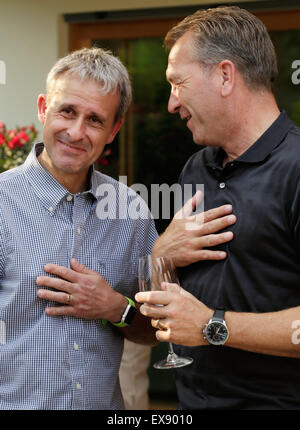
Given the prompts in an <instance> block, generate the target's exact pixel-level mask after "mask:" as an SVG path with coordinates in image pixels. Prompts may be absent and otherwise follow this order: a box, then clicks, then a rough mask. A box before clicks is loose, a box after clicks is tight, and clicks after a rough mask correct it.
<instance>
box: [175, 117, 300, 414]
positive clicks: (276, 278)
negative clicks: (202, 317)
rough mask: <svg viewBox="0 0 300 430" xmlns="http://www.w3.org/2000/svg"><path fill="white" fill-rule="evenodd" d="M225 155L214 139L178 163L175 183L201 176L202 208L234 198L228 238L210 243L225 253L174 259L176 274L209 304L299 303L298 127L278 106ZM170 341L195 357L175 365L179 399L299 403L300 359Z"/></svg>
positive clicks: (234, 404) (184, 403)
mask: <svg viewBox="0 0 300 430" xmlns="http://www.w3.org/2000/svg"><path fill="white" fill-rule="evenodd" d="M224 156H225V153H224V151H223V150H222V149H221V148H211V147H206V148H204V149H203V150H200V151H199V152H197V153H196V154H194V155H193V156H192V157H191V158H190V159H189V161H188V162H187V164H186V165H185V167H184V169H183V171H182V174H181V176H180V183H181V184H193V185H194V187H195V189H196V184H204V207H205V210H207V209H211V208H214V207H217V206H221V205H224V204H228V203H230V204H232V206H233V213H234V214H235V215H236V216H237V222H236V224H235V225H234V226H232V227H230V228H229V230H231V231H233V233H234V239H233V240H232V241H231V242H230V243H228V244H225V245H223V246H218V247H216V249H223V250H225V251H226V252H227V253H228V256H227V258H226V259H225V260H223V261H202V262H198V263H195V264H193V265H191V266H189V267H187V268H183V269H181V270H180V278H181V284H182V286H183V287H184V288H185V289H186V290H188V291H189V292H191V293H192V294H193V295H195V296H196V297H197V298H198V299H199V300H201V301H202V302H203V303H205V304H206V305H207V306H209V307H210V308H212V309H214V308H216V307H217V306H222V307H225V308H226V309H228V310H233V311H237V312H273V311H279V310H282V309H287V308H290V307H294V306H299V305H300V129H299V128H297V127H296V126H295V125H294V124H293V123H292V122H291V121H290V120H289V118H288V117H287V115H286V113H285V112H282V113H281V114H280V116H279V117H278V119H277V120H276V121H275V122H274V123H273V124H272V125H271V127H270V128H269V129H268V130H267V131H266V132H265V133H264V134H263V135H262V136H261V137H260V138H259V139H258V140H257V141H256V142H255V144H253V145H252V146H251V147H250V148H249V149H248V150H247V151H246V152H245V153H243V154H242V155H241V156H240V157H239V158H237V159H236V160H234V161H233V162H230V163H228V164H226V165H225V167H223V166H222V162H223V159H224ZM299 320H300V313H299ZM200 329H202V327H199V330H200ZM291 342H292V339H291ZM299 348H300V344H299ZM176 350H177V352H178V353H179V354H182V355H188V356H192V357H193V358H194V363H193V364H192V365H190V366H187V367H184V368H182V369H176V371H175V372H176V383H177V388H178V396H179V402H180V406H181V407H182V408H184V409H185V408H186V409H210V408H222V409H223V408H228V409H234V408H237V409H277V408H279V409H280V408H284V409H292V408H296V409H300V359H295V358H286V357H277V356H271V355H264V354H257V353H253V352H247V351H243V350H238V349H235V348H231V347H227V346H201V347H195V348H191V347H181V346H180V347H179V346H176Z"/></svg>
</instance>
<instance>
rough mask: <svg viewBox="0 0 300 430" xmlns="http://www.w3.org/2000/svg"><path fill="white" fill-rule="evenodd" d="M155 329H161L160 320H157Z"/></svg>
mask: <svg viewBox="0 0 300 430" xmlns="http://www.w3.org/2000/svg"><path fill="white" fill-rule="evenodd" d="M155 328H158V329H160V326H159V320H156V321H155Z"/></svg>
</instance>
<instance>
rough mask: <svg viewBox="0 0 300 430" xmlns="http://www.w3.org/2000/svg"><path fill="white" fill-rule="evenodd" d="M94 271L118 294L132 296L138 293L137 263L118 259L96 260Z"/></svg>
mask: <svg viewBox="0 0 300 430" xmlns="http://www.w3.org/2000/svg"><path fill="white" fill-rule="evenodd" d="M96 265H97V268H95V270H96V271H97V272H98V273H100V275H101V276H103V278H104V279H105V280H106V281H107V282H108V283H109V284H110V285H111V286H112V287H113V288H114V289H115V290H116V291H118V292H119V293H121V294H123V295H125V296H128V295H129V296H131V297H132V296H133V295H134V293H135V292H137V291H138V262H137V261H134V260H124V259H121V258H120V259H119V258H114V259H110V258H105V259H101V260H98V261H97V263H96Z"/></svg>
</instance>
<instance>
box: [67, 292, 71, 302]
mask: <svg viewBox="0 0 300 430" xmlns="http://www.w3.org/2000/svg"><path fill="white" fill-rule="evenodd" d="M66 294H67V300H66V305H69V304H70V302H71V294H68V293H66Z"/></svg>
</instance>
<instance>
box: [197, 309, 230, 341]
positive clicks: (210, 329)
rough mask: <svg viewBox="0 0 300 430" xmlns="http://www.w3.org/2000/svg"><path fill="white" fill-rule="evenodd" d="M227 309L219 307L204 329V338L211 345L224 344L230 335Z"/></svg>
mask: <svg viewBox="0 0 300 430" xmlns="http://www.w3.org/2000/svg"><path fill="white" fill-rule="evenodd" d="M224 315H225V309H224V308H217V309H216V310H215V312H214V314H213V316H212V318H211V319H210V320H209V321H208V323H207V324H206V325H205V327H204V329H203V335H204V339H206V340H207V341H208V342H209V343H210V344H211V345H224V343H225V342H226V341H227V339H228V336H229V331H228V328H227V325H226V323H225V317H224Z"/></svg>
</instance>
